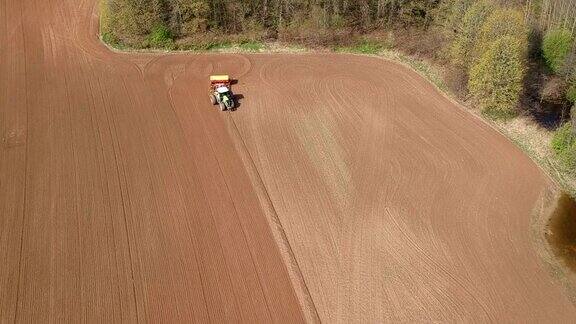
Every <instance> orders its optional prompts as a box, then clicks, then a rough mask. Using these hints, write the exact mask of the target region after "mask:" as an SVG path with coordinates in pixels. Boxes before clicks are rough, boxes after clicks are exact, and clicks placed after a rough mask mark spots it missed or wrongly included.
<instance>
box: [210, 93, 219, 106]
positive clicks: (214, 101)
mask: <svg viewBox="0 0 576 324" xmlns="http://www.w3.org/2000/svg"><path fill="white" fill-rule="evenodd" d="M210 102H211V103H212V105H215V104H216V102H217V101H216V96H214V95H213V94H211V95H210Z"/></svg>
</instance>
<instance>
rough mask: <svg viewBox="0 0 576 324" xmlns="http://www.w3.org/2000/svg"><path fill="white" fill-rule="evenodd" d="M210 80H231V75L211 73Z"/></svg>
mask: <svg viewBox="0 0 576 324" xmlns="http://www.w3.org/2000/svg"><path fill="white" fill-rule="evenodd" d="M210 81H226V82H227V81H230V77H229V76H227V75H211V76H210Z"/></svg>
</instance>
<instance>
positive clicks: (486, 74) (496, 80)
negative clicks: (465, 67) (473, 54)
mask: <svg viewBox="0 0 576 324" xmlns="http://www.w3.org/2000/svg"><path fill="white" fill-rule="evenodd" d="M523 76H524V68H523V59H522V45H521V42H520V41H518V40H517V39H515V38H513V37H511V36H505V37H502V38H500V39H498V40H496V41H495V42H493V43H492V45H491V46H490V47H489V48H488V49H487V51H486V52H485V53H484V55H482V57H481V58H480V60H479V61H478V63H477V64H475V65H474V66H473V67H472V69H471V70H470V79H469V81H468V89H469V90H470V93H471V94H472V95H473V97H474V98H475V100H476V101H478V103H479V104H480V106H481V108H482V110H483V112H484V113H485V114H487V115H488V116H490V117H493V118H497V119H502V118H510V117H512V116H513V115H514V114H515V107H516V105H517V103H518V99H519V96H520V92H521V91H522V78H523Z"/></svg>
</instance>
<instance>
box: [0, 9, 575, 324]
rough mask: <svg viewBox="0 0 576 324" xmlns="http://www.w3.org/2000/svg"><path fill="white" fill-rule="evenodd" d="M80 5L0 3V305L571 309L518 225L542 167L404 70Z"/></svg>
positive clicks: (510, 316)
mask: <svg viewBox="0 0 576 324" xmlns="http://www.w3.org/2000/svg"><path fill="white" fill-rule="evenodd" d="M96 7H97V6H96V3H95V0H74V1H72V0H66V1H54V0H48V1H47V0H44V1H39V0H24V1H22V0H6V1H2V2H0V91H1V92H0V135H1V138H2V146H1V148H0V152H1V155H0V260H2V261H3V262H2V266H1V267H0V321H7V322H8V321H13V320H15V321H17V322H45V321H58V322H79V321H91V322H92V321H101V322H111V321H128V322H135V321H150V322H158V321H168V322H174V321H192V320H195V321H202V322H206V321H213V322H223V321H244V322H271V321H276V322H278V321H286V322H298V321H305V320H307V321H315V320H318V319H320V320H323V321H325V322H333V321H342V322H344V321H346V322H347V321H358V322H381V321H383V320H394V321H415V320H416V321H442V320H443V321H471V320H476V321H485V320H492V321H504V320H522V321H554V320H567V319H572V318H574V317H575V316H576V311H575V309H574V307H573V305H572V304H571V303H570V300H569V298H568V297H567V296H566V294H565V292H564V291H563V290H562V288H561V285H560V284H559V283H558V282H557V281H555V280H554V279H552V277H550V276H549V275H548V273H547V272H546V270H545V267H544V266H543V265H542V263H541V262H540V259H539V258H538V256H537V254H536V252H535V250H534V249H533V247H532V245H531V241H530V235H529V225H530V217H529V215H530V212H531V210H532V208H533V207H534V205H535V204H536V202H537V201H538V197H539V196H540V194H541V193H542V192H543V191H545V190H546V189H547V188H548V187H549V186H551V184H550V182H549V181H548V180H547V178H545V176H544V175H543V174H542V172H541V171H540V170H539V169H538V168H537V167H536V166H535V165H534V163H532V161H531V160H530V159H529V158H527V157H526V156H525V155H524V154H522V152H521V151H520V150H519V149H517V148H516V147H515V146H514V145H513V144H512V143H510V142H509V141H508V140H506V139H505V138H504V137H503V136H501V135H500V134H498V133H497V132H495V131H494V130H493V129H491V128H490V127H488V126H487V125H486V124H484V123H483V122H482V121H480V120H479V119H477V118H475V117H473V116H472V115H470V114H469V113H467V112H465V111H464V110H462V109H460V108H459V107H457V106H456V105H454V104H453V103H452V102H451V101H449V100H448V99H446V98H444V97H443V96H442V95H441V94H440V93H439V92H438V91H436V89H435V88H434V87H433V86H432V85H431V84H429V83H428V82H427V81H425V80H424V79H422V78H421V77H419V76H418V75H417V74H416V73H414V72H412V71H411V70H409V69H407V68H405V67H403V66H399V65H397V64H395V63H392V62H387V61H383V60H379V59H375V58H366V57H360V56H346V55H333V54H313V55H191V54H120V53H113V52H110V51H109V50H108V49H107V48H105V47H104V46H103V45H101V44H100V43H99V41H98V39H97V36H96V35H97V14H96V12H95V8H96ZM211 73H229V74H231V75H232V76H234V77H235V78H238V79H239V83H238V84H237V85H235V86H234V90H235V91H236V93H238V94H241V95H242V96H243V98H244V99H241V100H240V103H241V106H240V107H239V109H238V110H237V111H235V112H233V113H220V112H219V111H218V110H217V109H216V108H215V107H211V106H210V105H209V101H208V98H207V96H206V88H207V77H208V75H209V74H211Z"/></svg>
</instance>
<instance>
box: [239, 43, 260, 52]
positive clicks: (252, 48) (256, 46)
mask: <svg viewBox="0 0 576 324" xmlns="http://www.w3.org/2000/svg"><path fill="white" fill-rule="evenodd" d="M239 47H240V49H242V50H244V51H248V52H260V51H261V50H263V49H264V44H262V42H258V41H244V42H241V43H240V46H239Z"/></svg>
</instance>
